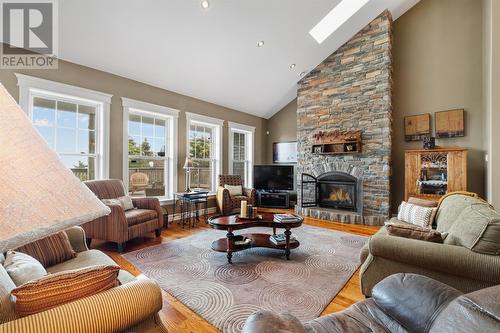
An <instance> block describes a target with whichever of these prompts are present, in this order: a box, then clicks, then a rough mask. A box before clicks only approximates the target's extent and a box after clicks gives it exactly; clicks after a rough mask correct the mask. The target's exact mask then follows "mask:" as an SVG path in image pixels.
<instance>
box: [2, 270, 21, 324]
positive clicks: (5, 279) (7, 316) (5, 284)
mask: <svg viewBox="0 0 500 333" xmlns="http://www.w3.org/2000/svg"><path fill="white" fill-rule="evenodd" d="M14 288H16V285H15V284H14V282H13V281H12V279H11V278H10V276H9V274H8V273H7V271H6V270H5V268H4V267H3V266H2V265H0V324H3V323H6V322H8V321H11V320H14V319H16V318H17V315H16V311H15V310H14V300H13V299H12V295H11V294H10V293H11V291H12V289H14Z"/></svg>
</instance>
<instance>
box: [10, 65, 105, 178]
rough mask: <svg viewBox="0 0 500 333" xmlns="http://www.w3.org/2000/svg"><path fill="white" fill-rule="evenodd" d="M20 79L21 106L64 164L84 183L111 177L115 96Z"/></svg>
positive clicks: (46, 82) (42, 81) (55, 83)
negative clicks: (111, 120) (111, 112)
mask: <svg viewBox="0 0 500 333" xmlns="http://www.w3.org/2000/svg"><path fill="white" fill-rule="evenodd" d="M16 76H17V78H18V85H19V87H20V93H19V104H20V105H21V107H22V108H23V110H25V112H26V113H27V114H28V116H29V117H30V119H31V120H32V122H33V125H34V127H35V128H36V129H37V130H38V132H39V133H40V135H41V136H42V137H43V138H44V139H45V141H46V142H47V144H48V145H49V146H50V147H51V148H52V149H53V150H55V151H56V152H57V154H58V155H59V156H60V158H61V160H62V162H63V163H64V165H66V166H67V167H68V168H69V169H70V170H71V171H72V172H73V173H74V174H75V176H77V177H78V178H79V179H80V180H82V181H85V180H91V179H102V178H107V177H108V176H109V170H108V165H109V163H108V154H107V153H108V142H109V139H108V136H109V130H108V128H109V122H108V119H109V103H110V101H111V95H108V94H103V93H100V92H96V91H92V90H88V89H84V88H79V87H74V86H69V85H65V84H61V83H58V82H52V81H48V80H43V79H38V78H34V77H30V76H26V75H21V74H16Z"/></svg>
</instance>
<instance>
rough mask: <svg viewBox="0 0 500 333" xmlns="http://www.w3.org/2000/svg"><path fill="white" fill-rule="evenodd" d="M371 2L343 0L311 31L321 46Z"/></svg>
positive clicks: (365, 0)
mask: <svg viewBox="0 0 500 333" xmlns="http://www.w3.org/2000/svg"><path fill="white" fill-rule="evenodd" d="M368 1H370V0H342V1H340V3H339V4H338V5H337V6H335V7H334V8H333V9H332V10H331V11H330V12H329V13H328V14H326V16H325V17H323V18H322V19H321V21H319V23H318V24H316V25H315V26H314V28H312V29H311V30H310V31H309V34H310V35H311V36H312V37H313V38H314V39H315V40H316V41H317V42H318V44H321V43H323V42H324V41H325V39H327V38H328V37H329V36H330V35H331V34H333V33H334V32H335V31H336V30H337V29H338V28H340V27H341V26H342V25H343V24H344V23H346V22H347V20H348V19H349V18H350V17H351V16H353V15H354V14H356V12H357V11H358V10H360V9H361V8H363V6H364V5H366V4H367V3H368Z"/></svg>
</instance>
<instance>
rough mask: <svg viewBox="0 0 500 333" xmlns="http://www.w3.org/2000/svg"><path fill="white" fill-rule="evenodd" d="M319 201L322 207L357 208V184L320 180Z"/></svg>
mask: <svg viewBox="0 0 500 333" xmlns="http://www.w3.org/2000/svg"><path fill="white" fill-rule="evenodd" d="M318 188H319V193H318V203H319V205H320V206H322V207H332V208H341V209H348V210H356V184H355V183H350V182H349V183H348V182H330V181H328V182H321V181H318Z"/></svg>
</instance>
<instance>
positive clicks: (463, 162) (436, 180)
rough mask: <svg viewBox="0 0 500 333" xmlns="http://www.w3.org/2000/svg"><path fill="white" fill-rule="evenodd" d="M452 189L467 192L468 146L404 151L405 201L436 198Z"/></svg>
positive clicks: (452, 190)
mask: <svg viewBox="0 0 500 333" xmlns="http://www.w3.org/2000/svg"><path fill="white" fill-rule="evenodd" d="M454 191H467V149H466V148H462V147H438V148H435V149H427V150H426V149H419V150H407V151H406V152H405V200H406V201H408V198H410V197H418V198H423V199H428V200H439V198H441V197H442V196H443V195H445V194H446V193H449V192H454Z"/></svg>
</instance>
